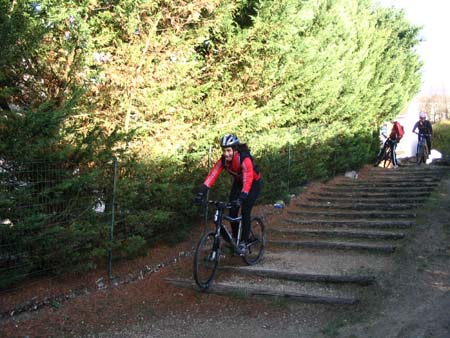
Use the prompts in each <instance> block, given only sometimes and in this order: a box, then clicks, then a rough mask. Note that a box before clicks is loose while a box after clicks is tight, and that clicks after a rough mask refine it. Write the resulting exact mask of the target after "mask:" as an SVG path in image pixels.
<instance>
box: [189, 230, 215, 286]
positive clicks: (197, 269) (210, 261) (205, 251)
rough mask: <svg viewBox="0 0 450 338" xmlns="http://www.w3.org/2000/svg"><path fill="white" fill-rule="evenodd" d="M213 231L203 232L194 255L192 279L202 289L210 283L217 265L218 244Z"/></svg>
mask: <svg viewBox="0 0 450 338" xmlns="http://www.w3.org/2000/svg"><path fill="white" fill-rule="evenodd" d="M215 237H216V236H215V233H214V232H209V233H206V234H204V235H203V236H202V237H201V238H200V241H199V242H198V244H197V248H196V250H195V256H194V279H195V282H196V283H197V285H198V286H199V287H200V289H202V290H206V289H207V288H209V286H210V285H211V283H212V281H213V279H214V276H215V275H216V272H217V268H218V266H219V256H220V252H219V245H218V241H219V240H218V239H216V238H215Z"/></svg>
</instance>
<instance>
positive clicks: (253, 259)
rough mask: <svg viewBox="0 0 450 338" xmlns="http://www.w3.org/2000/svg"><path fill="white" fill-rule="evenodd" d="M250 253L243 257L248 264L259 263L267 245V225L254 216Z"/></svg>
mask: <svg viewBox="0 0 450 338" xmlns="http://www.w3.org/2000/svg"><path fill="white" fill-rule="evenodd" d="M248 239H249V246H248V253H247V254H246V255H245V256H244V257H243V259H244V261H245V262H246V263H247V264H248V265H254V264H256V263H258V262H259V261H260V260H261V259H262V258H263V255H264V250H265V247H266V227H265V225H264V222H263V221H262V219H261V218H259V217H253V218H252V220H251V224H250V235H249V238H248Z"/></svg>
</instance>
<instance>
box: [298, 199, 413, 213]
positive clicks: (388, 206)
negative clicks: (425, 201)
mask: <svg viewBox="0 0 450 338" xmlns="http://www.w3.org/2000/svg"><path fill="white" fill-rule="evenodd" d="M295 206H297V207H299V208H304V209H337V210H355V211H357V210H370V211H379V212H384V211H386V210H387V211H389V210H410V209H413V208H415V206H416V205H415V204H413V203H403V204H400V203H397V204H392V203H359V202H355V203H340V202H330V201H316V202H311V203H295Z"/></svg>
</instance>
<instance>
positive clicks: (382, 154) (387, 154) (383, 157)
mask: <svg viewBox="0 0 450 338" xmlns="http://www.w3.org/2000/svg"><path fill="white" fill-rule="evenodd" d="M388 142H389V139H387V140H386V142H385V143H384V145H383V147H382V148H381V149H380V151H379V152H378V155H377V159H376V160H375V163H374V166H375V167H378V165H379V164H380V163H381V162H383V167H384V168H389V167H390V165H391V163H392V154H391V151H392V150H391V147H390V146H389V144H388Z"/></svg>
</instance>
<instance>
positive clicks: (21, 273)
mask: <svg viewBox="0 0 450 338" xmlns="http://www.w3.org/2000/svg"><path fill="white" fill-rule="evenodd" d="M323 149H326V147H325V146H324V145H322V144H318V145H317V147H316V149H314V147H311V148H307V149H299V148H294V147H292V146H291V145H289V144H287V145H286V146H285V147H282V148H280V149H277V150H274V151H269V150H267V151H266V152H260V153H259V154H258V157H257V158H256V159H255V161H256V162H257V164H258V165H259V166H260V168H261V171H262V174H263V186H264V187H265V188H263V193H262V195H261V197H260V198H259V201H258V203H271V202H274V201H275V199H278V198H285V197H286V198H288V196H289V195H290V194H292V193H294V192H295V189H296V188H297V187H299V186H301V185H302V184H304V183H305V182H306V180H307V179H308V178H311V177H312V175H313V173H316V174H317V172H318V171H319V170H320V168H318V167H317V165H315V164H316V163H319V162H320V163H324V161H319V160H317V161H316V160H315V159H316V158H317V159H319V158H321V157H323V156H327V157H328V158H329V159H328V161H326V163H327V164H326V167H324V168H322V169H323V170H324V171H327V172H328V175H329V174H330V172H331V173H332V174H333V173H334V171H335V169H336V168H337V166H338V163H337V161H336V159H337V158H338V157H340V158H342V157H343V156H342V154H338V155H336V153H335V154H332V153H331V154H330V153H329V152H327V153H326V154H325V155H324V150H323ZM349 155H350V156H351V154H350V153H349ZM204 156H205V157H204V158H207V159H208V162H207V166H208V168H205V170H201V171H204V172H206V171H207V169H209V168H210V167H211V166H212V165H213V164H214V163H215V161H216V160H217V159H216V158H213V155H212V154H211V149H209V151H208V150H207V151H206V152H205V155H204ZM344 157H346V160H347V161H348V160H349V156H346V155H345V154H344ZM185 167H189V165H187V164H186V165H185ZM130 170H131V169H130V163H120V162H117V160H116V159H111V161H110V162H109V163H105V164H103V167H98V166H95V165H89V164H86V165H83V166H80V165H79V164H78V165H77V164H74V163H68V162H64V161H62V162H58V163H44V162H30V163H15V162H13V161H5V160H0V234H1V237H0V292H1V291H5V290H11V289H13V288H16V287H17V286H18V285H20V284H21V283H22V282H24V281H30V280H33V279H36V278H42V277H46V278H52V277H53V276H58V275H61V274H63V273H65V272H76V271H87V270H90V269H92V268H94V267H99V266H101V267H103V268H106V269H107V270H108V274H109V277H112V271H113V264H114V262H116V261H117V260H120V259H121V258H130V257H135V256H138V255H142V254H145V252H146V247H148V244H149V243H154V242H155V241H153V242H152V238H153V239H154V240H155V239H157V240H165V239H167V238H161V236H165V234H167V233H168V232H170V233H174V232H176V231H177V230H174V225H177V222H184V221H185V219H184V218H183V217H184V215H183V214H182V213H180V210H182V209H189V208H190V209H192V207H191V206H189V201H188V200H189V198H192V195H191V194H192V186H193V184H192V182H189V183H186V178H185V176H186V175H185V174H182V175H180V176H181V181H180V180H179V181H176V178H175V179H174V178H172V177H170V175H168V174H167V173H164V172H159V171H158V170H155V168H152V169H149V168H147V167H145V168H143V169H142V168H141V172H144V173H148V175H149V176H141V177H138V176H137V174H136V172H133V173H131V172H130ZM319 175H320V173H319ZM324 175H325V174H322V176H324ZM171 179H172V180H173V181H170V182H166V180H171ZM197 183H200V182H197ZM183 184H186V186H185V187H183V191H184V195H183V196H182V197H181V198H180V196H176V195H177V193H175V194H173V195H175V196H168V195H167V190H168V189H170V186H171V185H183ZM150 190H151V191H150ZM222 193H223V194H227V193H228V192H227V188H226V187H224V189H222ZM158 194H159V196H158ZM162 196H165V198H166V199H170V198H173V199H174V201H176V202H171V201H164V202H166V203H165V204H164V203H161V197H162ZM189 196H190V197H189ZM180 200H184V202H180ZM175 203H184V204H178V205H176V204H175ZM172 209H175V210H172ZM192 213H193V212H192V210H191V214H192ZM198 216H200V213H197V217H198ZM177 217H178V218H177ZM205 217H207V215H205ZM164 227H165V228H166V230H165V231H166V232H164V231H163V230H164V229H163V228H164ZM176 229H178V230H179V229H180V228H179V227H178V226H177V227H176ZM157 236H160V237H157Z"/></svg>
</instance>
